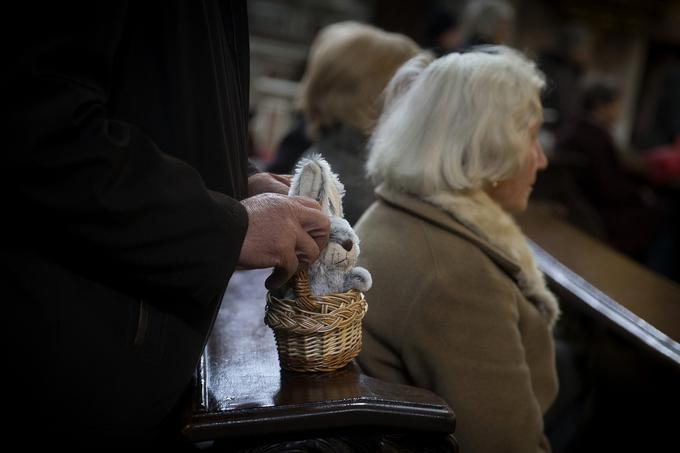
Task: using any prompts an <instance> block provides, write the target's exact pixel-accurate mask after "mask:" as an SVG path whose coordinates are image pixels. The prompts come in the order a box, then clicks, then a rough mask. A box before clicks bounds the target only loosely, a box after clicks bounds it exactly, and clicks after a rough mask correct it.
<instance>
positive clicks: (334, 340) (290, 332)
mask: <svg viewBox="0 0 680 453" xmlns="http://www.w3.org/2000/svg"><path fill="white" fill-rule="evenodd" d="M293 291H294V293H295V298H294V299H284V298H278V297H276V296H275V295H274V294H272V293H271V292H269V293H267V308H266V312H265V318H264V322H265V324H267V325H268V326H269V327H271V328H272V330H273V331H274V337H275V338H276V347H277V349H278V352H279V363H280V364H281V368H283V369H285V370H291V371H307V372H315V371H334V370H337V369H339V368H342V367H343V366H345V365H347V364H348V363H349V362H350V361H351V360H352V359H353V358H354V357H356V356H357V355H358V354H359V351H361V320H362V319H363V317H364V315H365V314H366V310H367V309H368V305H367V304H366V300H365V299H364V295H363V294H362V293H361V292H360V291H357V290H355V289H351V290H349V291H347V292H345V293H334V294H328V295H325V296H312V295H311V293H310V289H309V279H308V278H307V273H306V272H304V271H301V272H299V273H298V274H296V276H295V277H294V278H293Z"/></svg>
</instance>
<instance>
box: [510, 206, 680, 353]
mask: <svg viewBox="0 0 680 453" xmlns="http://www.w3.org/2000/svg"><path fill="white" fill-rule="evenodd" d="M517 220H518V223H519V224H520V227H521V228H522V230H523V231H524V233H525V234H526V235H527V237H528V238H529V239H530V245H531V247H532V249H533V251H534V254H535V256H536V261H537V264H538V266H539V268H540V269H541V270H542V271H543V272H544V273H545V274H546V276H547V277H548V279H549V281H550V284H551V285H552V287H553V289H554V290H555V291H556V292H557V293H558V295H559V296H560V299H561V300H562V302H563V303H566V304H569V305H571V306H573V307H575V308H577V309H578V310H585V311H587V312H588V313H589V314H590V315H591V316H593V317H595V318H597V319H598V320H599V321H600V322H603V323H606V324H607V325H608V326H609V327H611V328H612V329H614V330H616V331H617V332H619V333H620V334H622V335H625V336H626V337H628V338H629V339H631V340H632V341H634V342H636V343H637V344H639V345H640V346H642V347H644V348H646V349H647V350H648V352H649V353H651V354H655V355H658V356H659V357H660V358H662V359H663V360H667V361H669V362H670V363H671V364H673V365H674V366H677V367H680V343H679V342H680V286H679V285H678V284H676V283H674V282H672V281H671V280H668V279H666V278H664V277H662V276H659V275H656V274H655V273H653V272H651V271H649V270H647V269H646V268H644V267H642V266H641V265H639V264H637V263H635V262H634V261H632V260H630V259H628V258H627V257H625V256H623V255H621V254H620V253H618V252H616V251H615V250H613V249H611V248H610V247H608V246H607V245H605V244H603V243H602V242H600V241H598V240H596V239H593V238H591V237H590V236H588V235H587V234H585V233H583V232H582V231H581V230H579V229H577V228H574V227H573V226H571V225H569V224H567V223H565V222H563V221H561V220H559V219H558V218H556V217H555V216H554V215H552V214H551V211H550V208H549V207H547V206H545V205H540V204H535V205H534V206H532V207H531V208H530V209H529V210H528V211H527V212H526V213H525V214H524V215H522V216H519V217H518V219H517Z"/></svg>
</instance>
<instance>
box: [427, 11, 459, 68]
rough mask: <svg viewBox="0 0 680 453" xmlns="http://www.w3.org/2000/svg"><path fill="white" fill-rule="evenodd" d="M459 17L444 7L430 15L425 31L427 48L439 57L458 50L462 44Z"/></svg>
mask: <svg viewBox="0 0 680 453" xmlns="http://www.w3.org/2000/svg"><path fill="white" fill-rule="evenodd" d="M459 26H460V23H459V20H458V17H457V16H456V15H454V14H453V13H452V12H451V11H449V10H447V9H444V8H442V7H434V8H432V10H431V11H430V12H429V13H428V16H427V26H426V29H425V48H427V49H429V50H430V51H432V53H434V54H435V56H437V57H441V56H442V55H446V54H447V53H451V52H453V51H455V50H457V49H458V48H459V47H460V45H461V43H462V36H461V33H460V27H459Z"/></svg>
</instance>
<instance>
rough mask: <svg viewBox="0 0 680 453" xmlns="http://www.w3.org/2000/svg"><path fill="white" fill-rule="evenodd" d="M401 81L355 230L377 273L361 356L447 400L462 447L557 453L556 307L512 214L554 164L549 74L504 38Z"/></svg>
mask: <svg viewBox="0 0 680 453" xmlns="http://www.w3.org/2000/svg"><path fill="white" fill-rule="evenodd" d="M402 79H406V80H402ZM391 86H392V87H396V88H397V89H398V90H399V91H400V93H401V95H398V96H397V97H396V98H392V97H390V99H391V100H390V103H389V106H388V108H387V109H386V110H385V111H384V113H383V115H382V117H381V119H380V123H379V125H378V128H377V129H376V131H375V133H374V135H373V137H372V139H371V142H370V143H371V145H370V153H369V159H368V163H367V169H368V171H369V173H370V174H371V176H373V177H375V178H377V179H379V180H380V181H382V184H381V185H380V186H379V187H378V189H377V190H376V194H377V196H378V200H377V201H376V202H375V203H374V204H373V205H372V206H371V208H370V209H369V210H368V211H367V212H366V213H365V214H364V215H363V216H362V218H361V219H360V221H359V222H358V224H357V227H356V230H357V234H358V235H359V237H360V238H361V248H362V253H361V256H360V258H359V260H360V262H361V264H362V265H363V266H366V267H367V268H368V269H370V270H371V273H372V274H373V277H374V279H373V281H374V285H373V287H372V288H371V295H372V296H371V301H372V302H371V309H370V310H369V312H368V313H367V315H366V318H365V319H364V336H363V349H362V352H361V354H360V355H359V363H360V365H361V367H362V368H363V369H364V371H365V372H366V373H367V374H369V375H371V376H375V377H378V378H380V379H384V380H388V381H392V382H397V383H402V384H409V385H415V386H418V387H424V388H427V389H429V390H432V391H434V392H435V393H437V394H439V395H440V396H442V397H443V398H444V399H445V400H446V401H447V402H448V403H449V404H450V405H451V407H452V408H453V410H454V411H455V413H456V424H457V426H456V439H457V440H458V442H459V443H460V447H461V451H465V452H470V453H476V452H491V451H504V452H522V453H525V452H547V451H550V446H549V442H548V440H547V438H546V436H545V435H544V428H543V415H544V414H545V412H546V411H547V410H548V408H549V407H550V406H551V405H552V403H553V401H554V400H555V398H556V396H557V389H558V386H557V374H556V367H555V346H554V343H553V338H552V328H553V326H554V325H555V322H556V320H557V318H558V315H559V307H558V304H557V300H556V299H555V297H554V295H553V294H552V293H551V292H550V291H549V290H548V288H547V287H546V284H545V280H544V277H543V274H542V273H541V272H540V271H539V270H538V268H537V267H536V265H535V263H534V260H533V257H532V254H531V251H530V249H529V247H528V244H527V242H526V239H525V238H524V236H523V234H522V232H521V231H520V229H519V227H518V226H517V224H516V223H515V222H514V220H513V218H512V214H513V213H517V212H522V211H524V210H525V209H526V208H527V204H528V200H529V196H530V194H531V190H532V186H533V184H534V182H535V179H536V176H537V173H538V172H539V171H541V170H543V169H544V168H545V167H546V166H547V160H546V157H545V155H544V153H543V150H542V148H541V146H540V144H539V143H538V141H537V134H538V131H539V128H540V126H541V121H542V109H541V104H540V92H541V90H542V88H543V86H544V80H543V77H542V75H541V74H540V72H539V71H538V70H537V69H536V67H535V65H534V64H533V63H532V62H530V61H528V60H527V59H526V58H525V57H524V56H522V55H521V54H520V53H518V52H516V51H513V50H512V49H509V48H507V47H501V46H496V47H491V48H486V49H484V50H483V51H482V50H480V51H470V52H467V53H463V54H460V53H451V54H448V55H446V56H443V57H441V58H439V59H436V60H434V61H433V62H432V63H430V64H429V65H424V64H422V62H416V63H415V64H413V62H409V63H407V64H406V65H405V66H404V67H402V68H401V69H400V70H399V71H398V73H397V75H396V76H395V79H394V80H393V81H392V82H391Z"/></svg>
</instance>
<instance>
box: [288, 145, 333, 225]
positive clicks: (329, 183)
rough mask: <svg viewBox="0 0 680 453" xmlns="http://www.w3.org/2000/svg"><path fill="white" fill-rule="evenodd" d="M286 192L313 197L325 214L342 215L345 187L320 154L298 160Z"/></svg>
mask: <svg viewBox="0 0 680 453" xmlns="http://www.w3.org/2000/svg"><path fill="white" fill-rule="evenodd" d="M288 193H289V195H300V196H305V197H310V198H313V199H315V200H316V201H318V202H319V204H320V205H321V209H322V210H323V211H324V212H325V213H326V214H328V215H333V216H337V217H343V210H342V197H343V195H344V194H345V188H344V186H343V185H342V183H341V182H340V180H339V179H338V177H337V175H335V174H334V173H333V172H332V171H331V167H330V165H328V162H326V160H325V159H324V158H323V157H321V155H320V154H312V155H311V156H309V157H306V158H303V159H301V160H300V162H299V163H298V165H297V168H296V169H295V175H294V176H293V181H292V182H291V184H290V191H289V192H288Z"/></svg>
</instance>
